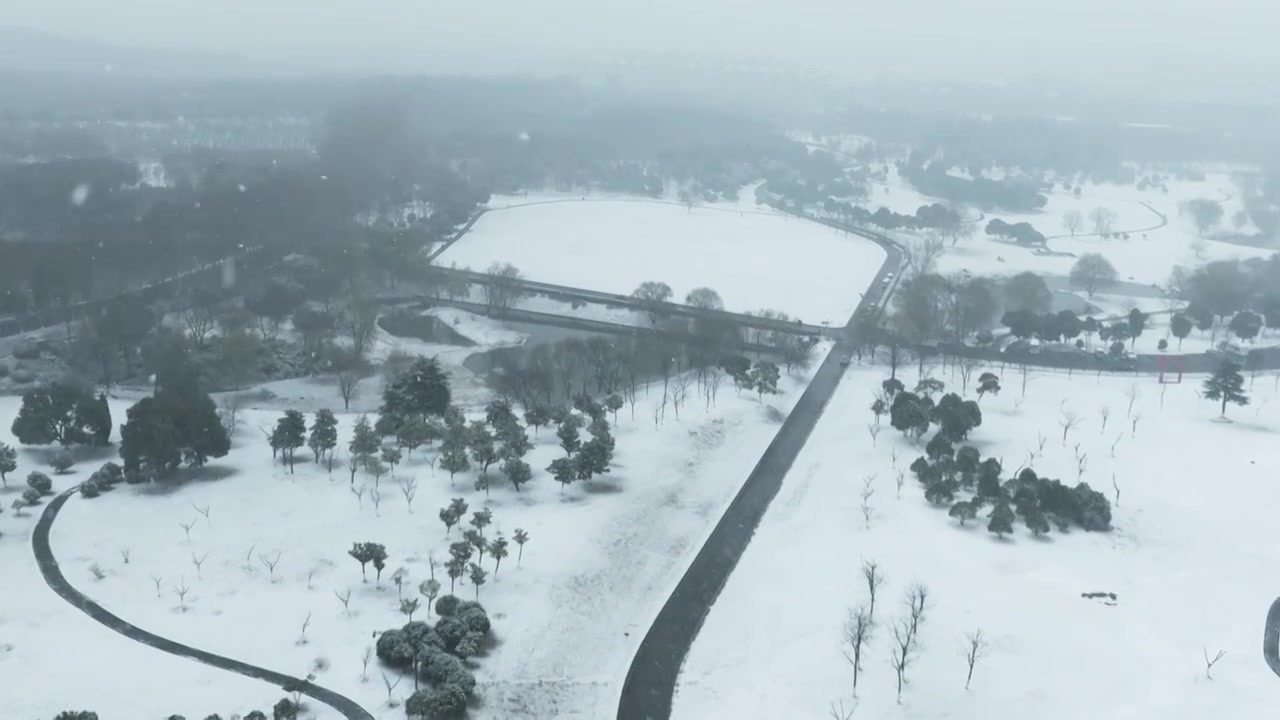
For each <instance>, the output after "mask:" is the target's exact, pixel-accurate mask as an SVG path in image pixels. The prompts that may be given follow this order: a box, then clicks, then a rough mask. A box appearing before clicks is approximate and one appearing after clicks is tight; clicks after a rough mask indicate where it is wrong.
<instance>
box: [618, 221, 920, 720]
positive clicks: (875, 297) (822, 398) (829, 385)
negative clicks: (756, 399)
mask: <svg viewBox="0 0 1280 720" xmlns="http://www.w3.org/2000/svg"><path fill="white" fill-rule="evenodd" d="M821 222H823V224H826V225H830V226H832V227H837V228H839V229H841V230H845V229H848V230H849V231H850V232H853V233H856V234H858V235H861V236H863V237H866V238H868V239H870V240H872V241H873V242H876V243H878V244H880V245H881V246H882V247H884V248H885V251H886V253H887V254H888V257H887V258H886V260H885V263H884V265H883V266H882V267H881V268H880V272H879V273H878V274H877V275H876V278H875V280H874V281H873V285H872V286H871V289H869V290H868V291H867V292H866V295H865V297H864V298H863V301H862V305H859V308H858V310H859V311H862V310H863V309H864V306H865V305H866V304H867V303H869V302H872V301H879V300H882V299H883V297H884V295H887V294H888V292H890V291H891V289H892V286H893V284H894V283H888V284H885V283H882V280H883V279H884V277H885V276H886V274H887V273H890V272H894V273H896V272H898V270H899V268H900V267H901V266H902V252H901V249H900V248H899V247H898V246H897V245H896V244H895V243H893V241H891V240H889V239H888V238H887V237H884V236H882V235H876V234H875V233H870V232H866V231H863V230H855V229H853V228H846V227H844V226H842V225H840V224H838V223H835V222H831V221H821ZM852 325H853V318H850V320H849V325H848V326H847V327H846V330H848V329H849V327H851V326H852ZM851 352H852V345H851V343H850V341H849V333H848V332H844V333H840V338H839V339H838V341H837V343H836V345H835V347H834V348H832V350H831V352H830V354H828V355H827V359H826V360H825V361H824V362H823V363H822V365H821V366H820V367H819V368H818V371H817V373H816V374H815V375H814V377H813V381H812V382H810V383H809V386H808V387H807V388H806V389H805V391H804V394H802V395H801V396H800V399H799V400H798V401H797V402H796V405H795V407H794V408H793V409H792V410H791V414H790V415H788V416H787V419H786V420H785V421H784V422H783V423H782V427H781V428H780V429H779V430H778V434H777V435H776V436H774V438H773V442H771V443H769V447H768V448H767V449H766V450H765V451H764V455H762V456H761V457H760V460H759V462H757V463H756V466H755V469H753V470H752V471H751V475H750V476H748V477H747V480H746V482H745V483H744V484H743V486H742V488H741V489H740V490H739V491H738V494H737V496H736V497H734V499H733V502H731V503H730V504H729V507H728V509H727V510H725V513H724V515H723V516H722V517H721V518H720V521H719V522H718V523H716V526H715V529H714V530H712V531H711V535H710V536H709V537H708V538H707V541H706V543H705V544H704V545H703V546H702V549H701V550H699V551H698V554H697V556H695V557H694V559H693V563H692V564H691V565H690V566H689V568H688V569H687V570H686V571H685V574H684V576H683V577H682V578H681V579H680V583H679V584H678V585H677V586H676V589H675V591H674V592H673V593H672V594H671V597H669V598H667V602H666V604H665V605H663V606H662V609H661V610H660V611H659V612H658V616H657V618H655V619H654V622H653V625H652V626H650V628H649V631H648V632H647V633H646V634H645V636H644V639H643V640H641V642H640V647H639V649H638V650H637V651H636V655H635V657H634V658H633V659H632V661H631V667H630V669H629V670H628V671H627V677H626V680H625V681H624V682H623V685H622V697H621V699H620V700H619V704H618V719H619V720H665V719H666V718H669V717H670V716H671V702H672V698H673V696H674V694H675V689H676V680H677V678H678V677H679V675H680V666H681V665H683V664H684V660H685V657H686V656H687V655H688V653H689V648H690V647H692V645H693V640H694V638H696V637H697V635H698V630H699V629H700V628H701V627H702V623H703V621H704V620H705V619H706V616H707V613H708V612H710V611H711V606H712V605H713V604H714V603H715V601H716V597H717V596H719V594H720V591H721V590H722V589H723V588H724V584H725V582H726V581H728V579H729V574H730V573H731V572H733V568H734V566H736V565H737V563H738V559H739V558H740V557H742V553H743V551H744V550H746V549H747V544H748V543H750V542H751V538H752V536H753V535H754V534H755V529H756V526H757V525H759V524H760V519H761V518H763V517H764V513H765V510H767V509H768V507H769V503H770V502H771V501H772V500H773V498H774V496H775V495H777V493H778V490H779V488H781V487H782V480H783V478H784V477H785V476H786V474H787V471H788V470H789V469H790V468H791V464H792V463H793V462H794V461H795V459H796V456H797V455H798V454H799V453H800V448H802V447H804V444H805V441H806V440H807V439H808V438H809V433H810V432H812V431H813V428H814V426H815V425H816V424H817V422H818V418H819V417H820V416H821V415H822V411H823V409H824V408H825V407H826V404H827V401H828V400H830V399H831V395H832V394H833V393H834V392H835V390H836V387H837V386H838V385H839V384H840V379H841V378H842V377H843V375H844V368H843V367H841V365H840V360H841V358H843V357H845V356H847V355H850V354H851Z"/></svg>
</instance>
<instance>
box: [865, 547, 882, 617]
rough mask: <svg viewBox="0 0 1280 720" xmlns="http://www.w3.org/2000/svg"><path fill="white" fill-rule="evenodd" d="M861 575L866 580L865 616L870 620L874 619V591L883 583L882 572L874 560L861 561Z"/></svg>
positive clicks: (877, 590) (878, 589)
mask: <svg viewBox="0 0 1280 720" xmlns="http://www.w3.org/2000/svg"><path fill="white" fill-rule="evenodd" d="M862 577H863V578H864V579H865V580H866V581H867V618H868V619H869V620H870V621H871V622H875V619H876V593H878V592H879V591H880V586H881V585H883V584H884V573H882V572H880V566H879V565H878V564H877V563H876V561H875V560H863V561H862Z"/></svg>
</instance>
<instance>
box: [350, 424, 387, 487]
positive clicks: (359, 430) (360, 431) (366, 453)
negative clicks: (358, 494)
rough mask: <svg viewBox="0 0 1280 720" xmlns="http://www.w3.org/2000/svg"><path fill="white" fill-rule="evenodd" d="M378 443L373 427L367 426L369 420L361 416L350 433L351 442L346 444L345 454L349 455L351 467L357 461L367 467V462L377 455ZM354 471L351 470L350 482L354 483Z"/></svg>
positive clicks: (353, 469)
mask: <svg viewBox="0 0 1280 720" xmlns="http://www.w3.org/2000/svg"><path fill="white" fill-rule="evenodd" d="M379 445H380V443H379V442H378V434H377V433H376V432H374V430H373V426H371V425H370V424H369V418H368V417H366V416H364V415H361V416H360V417H359V418H357V419H356V425H355V428H354V429H353V430H352V433H351V442H350V443H348V444H347V452H349V453H350V454H351V459H352V465H353V466H354V464H355V463H356V462H357V461H358V462H359V463H360V464H361V465H363V466H365V467H368V465H369V460H371V459H372V458H373V456H374V455H376V454H377V452H378V449H379ZM355 475H356V471H355V468H354V467H352V469H351V481H352V482H355Z"/></svg>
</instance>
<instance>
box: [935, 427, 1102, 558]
mask: <svg viewBox="0 0 1280 720" xmlns="http://www.w3.org/2000/svg"><path fill="white" fill-rule="evenodd" d="M1001 470H1002V468H1001V464H1000V461H999V460H997V459H996V458H985V459H983V458H982V457H981V455H980V453H979V452H978V450H977V448H975V447H973V446H972V445H963V446H960V447H959V448H957V447H955V445H954V444H953V443H952V442H951V441H950V440H949V439H948V438H947V437H945V436H944V435H942V433H938V434H937V435H935V436H934V438H933V439H932V440H930V441H929V443H928V445H927V446H926V447H925V454H924V455H922V456H920V457H919V458H917V459H916V460H915V461H914V462H913V463H911V471H912V472H913V473H914V474H915V476H916V478H917V479H918V480H919V481H920V484H921V485H923V486H924V489H925V491H924V493H925V499H927V500H928V501H929V502H930V503H932V504H934V505H938V506H944V507H949V508H950V510H949V513H948V514H949V515H950V517H952V518H955V519H956V520H958V521H959V522H960V524H961V525H964V524H965V523H966V522H968V521H969V520H973V519H975V518H976V517H977V516H978V515H979V513H980V512H981V511H982V510H983V508H984V507H987V506H990V507H991V511H990V513H989V514H988V516H987V517H988V520H987V529H988V530H989V531H990V532H992V533H995V534H996V535H997V536H1000V537H1004V536H1005V535H1008V534H1010V533H1012V532H1013V523H1014V521H1015V520H1016V519H1017V518H1022V521H1023V522H1024V523H1025V524H1026V526H1027V529H1028V530H1030V531H1031V532H1032V533H1033V534H1034V535H1037V536H1039V535H1043V534H1045V533H1047V532H1049V528H1050V523H1051V522H1052V523H1053V524H1054V525H1056V526H1057V528H1058V530H1059V531H1061V532H1066V530H1067V528H1068V527H1069V526H1070V525H1071V524H1073V523H1074V524H1075V525H1077V526H1078V527H1080V528H1082V529H1084V530H1087V531H1107V530H1110V529H1111V503H1110V501H1108V500H1107V498H1106V496H1105V495H1103V494H1102V493H1100V492H1098V491H1096V490H1093V489H1092V488H1090V487H1089V484H1088V483H1084V482H1082V483H1078V484H1077V485H1076V486H1075V487H1068V486H1067V485H1064V484H1063V483H1061V482H1059V481H1057V480H1053V479H1050V478H1042V477H1039V476H1038V475H1036V473H1035V472H1034V471H1033V470H1032V469H1031V468H1023V469H1022V470H1021V471H1020V472H1019V473H1017V475H1016V476H1015V477H1013V478H1011V479H1009V480H1006V481H1004V482H1001V480H1000V476H1001ZM962 491H970V492H972V495H971V496H970V497H969V498H968V499H962V500H956V497H957V496H958V495H959V493H961V492H962Z"/></svg>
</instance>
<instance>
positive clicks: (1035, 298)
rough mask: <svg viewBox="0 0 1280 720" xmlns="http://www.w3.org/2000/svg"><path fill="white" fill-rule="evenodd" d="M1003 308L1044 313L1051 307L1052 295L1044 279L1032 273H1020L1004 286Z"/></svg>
mask: <svg viewBox="0 0 1280 720" xmlns="http://www.w3.org/2000/svg"><path fill="white" fill-rule="evenodd" d="M1004 297H1005V308H1006V309H1008V310H1025V311H1026V312H1030V313H1045V312H1048V311H1049V308H1050V307H1051V306H1052V305H1053V293H1051V292H1050V291H1049V286H1048V285H1046V284H1045V281H1044V278H1042V277H1040V276H1039V275H1037V274H1035V273H1033V272H1020V273H1018V274H1017V275H1014V276H1013V277H1011V278H1009V279H1008V280H1006V281H1005V284H1004Z"/></svg>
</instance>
